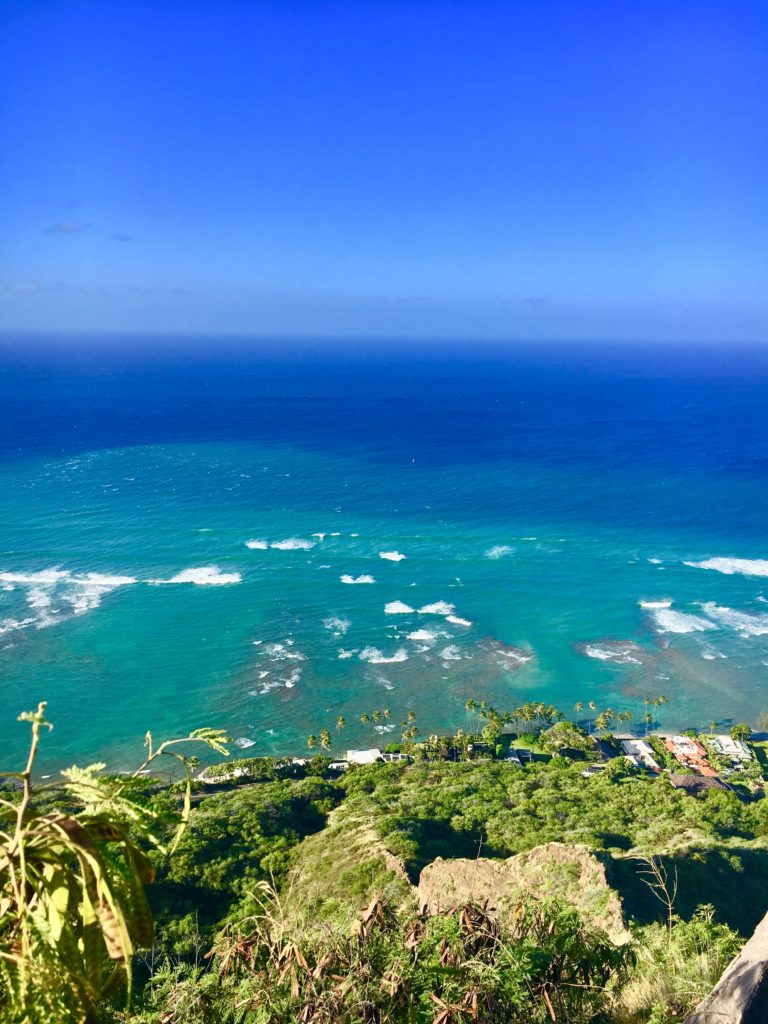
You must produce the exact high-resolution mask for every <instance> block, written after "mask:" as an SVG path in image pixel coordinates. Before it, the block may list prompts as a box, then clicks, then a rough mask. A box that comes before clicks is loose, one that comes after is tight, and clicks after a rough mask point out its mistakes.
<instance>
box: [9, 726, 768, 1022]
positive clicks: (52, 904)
mask: <svg viewBox="0 0 768 1024" xmlns="http://www.w3.org/2000/svg"><path fill="white" fill-rule="evenodd" d="M22 718H23V719H24V720H26V721H28V722H29V723H30V725H31V729H32V745H31V750H30V757H29V760H28V763H27V765H26V767H25V769H24V770H22V771H21V772H18V773H11V776H10V780H9V782H8V783H7V784H6V786H5V788H4V789H2V795H3V799H2V802H1V803H0V830H2V831H1V832H0V901H1V902H0V911H1V913H0V1019H1V1020H2V1021H4V1022H5V1021H6V1020H7V1021H9V1022H13V1024H43V1022H45V1024H78V1022H82V1024H182V1022H183V1024H187V1022H190V1024H294V1022H296V1021H299V1022H302V1024H331V1022H333V1024H374V1022H375V1024H386V1022H389V1024H469V1022H471V1021H474V1022H480V1021H483V1022H487V1024H495V1022H501V1021H505V1022H507V1021H508V1022H511V1024H523V1022H525V1024H543V1022H544V1021H563V1022H570V1024H672V1022H675V1021H679V1020H681V1019H682V1018H683V1016H684V1015H685V1014H686V1012H688V1011H689V1010H690V1009H691V1008H692V1007H693V1006H694V1005H695V1003H696V1002H697V1001H698V1000H699V999H700V998H701V997H702V996H703V995H704V994H705V993H706V991H707V990H708V989H709V988H710V987H711V985H712V984H713V983H714V981H715V980H716V979H717V977H718V976H719V975H720V974H721V972H722V970H723V969H724V967H725V965H726V964H727V962H728V961H729V960H730V959H731V957H732V956H733V955H734V953H735V952H736V951H737V949H738V946H739V945H740V943H741V941H742V938H741V936H744V935H746V934H748V933H749V932H750V931H751V930H752V928H753V927H754V924H755V923H756V921H757V919H759V917H760V916H762V914H763V913H764V911H765V909H766V905H768V898H767V897H766V892H768V851H767V850H766V842H765V836H766V834H768V807H766V803H767V802H766V801H765V800H759V799H753V800H746V801H745V800H740V799H739V798H738V797H737V795H736V794H735V793H733V792H724V791H712V792H708V793H705V794H702V795H701V796H698V797H691V796H690V795H688V794H685V793H682V792H680V791H678V790H674V789H673V788H672V787H671V786H670V785H669V783H668V782H667V780H666V779H664V778H660V779H656V780H653V779H650V778H648V777H645V776H642V775H638V774H637V773H636V772H633V771H632V770H631V769H630V768H629V766H628V765H627V764H626V762H623V763H622V762H621V761H616V762H612V764H611V765H610V766H609V767H610V770H606V771H604V772H602V773H601V774H599V775H596V776H594V777H592V778H589V779H584V778H583V777H582V775H581V770H580V767H581V766H580V765H578V764H576V765H574V764H571V763H570V762H569V761H567V760H566V759H565V758H563V757H562V756H559V752H560V751H561V749H562V748H563V746H567V747H570V748H577V746H578V744H579V743H581V742H583V740H584V737H583V730H581V731H579V730H575V729H574V728H573V727H571V726H570V725H569V723H567V722H558V723H557V724H556V725H554V726H553V725H552V724H551V722H546V720H544V721H543V725H546V726H547V729H546V730H545V733H544V734H543V735H542V737H541V743H542V748H546V747H549V749H550V750H551V751H552V752H553V753H554V754H555V756H554V757H552V759H551V760H550V761H548V762H544V761H539V762H534V763H532V764H530V765H528V766H526V767H525V768H520V767H516V766H514V765H512V764H506V763H503V762H499V761H494V760H491V759H483V760H474V761H452V760H446V759H445V757H446V752H445V751H443V750H441V749H439V744H438V745H437V746H435V754H434V757H431V758H427V759H421V760H418V761H417V762H416V763H413V764H407V763H403V762H401V763H393V764H377V765H372V766H369V767H360V768H355V769H352V770H350V771H349V772H347V773H345V774H341V775H339V774H338V773H334V772H332V771H331V769H330V768H329V762H328V759H327V758H326V759H323V758H317V759H313V760H312V761H311V762H309V763H307V764H306V765H304V766H297V765H295V764H291V763H289V762H284V763H283V762H280V763H278V762H273V761H267V760H266V759H265V761H264V763H263V764H262V763H261V762H259V761H257V760H256V759H254V760H253V762H252V767H251V772H250V775H249V776H248V777H247V780H243V779H242V778H241V779H239V780H238V781H237V782H235V781H234V780H231V779H230V778H228V777H227V776H226V773H223V772H222V773H221V779H222V783H221V785H220V786H219V787H218V788H217V787H216V786H213V787H210V788H206V787H201V786H195V785H193V784H192V783H191V781H190V763H189V761H187V759H185V757H184V756H183V755H182V754H180V753H179V751H178V750H177V749H176V744H177V743H179V742H182V741H180V740H179V741H171V742H168V743H165V744H162V745H161V746H160V747H158V748H157V749H155V748H154V747H153V745H152V740H151V737H149V736H148V745H149V749H148V752H147V758H146V760H145V763H144V765H142V766H141V767H140V768H139V769H137V772H136V773H134V774H133V775H131V776H122V777H119V778H115V777H110V776H108V775H105V774H104V771H103V765H92V766H90V767H88V768H86V769H74V768H73V769H70V770H69V771H67V772H64V773H63V776H64V781H63V784H58V785H55V786H52V787H41V788H40V789H33V786H32V773H33V767H34V761H35V756H36V753H37V745H38V742H39V740H40V737H41V735H42V733H43V732H44V730H45V729H46V728H48V723H47V722H46V721H45V718H44V706H41V707H40V708H38V710H37V711H36V712H34V713H31V714H28V715H25V716H22ZM547 733H548V735H547ZM184 739H185V741H188V740H198V741H200V740H202V741H203V742H205V743H207V744H208V745H209V746H212V747H213V748H214V749H219V750H220V749H223V748H222V747H221V741H222V737H221V736H220V735H219V734H217V733H213V732H211V731H209V730H200V731H199V732H197V733H193V734H191V735H190V736H189V737H185V738H184ZM165 755H172V756H174V757H177V758H178V759H179V761H180V762H181V765H182V766H183V769H184V773H185V780H186V781H185V782H182V783H177V784H174V785H171V786H164V787H163V786H158V785H157V783H155V782H153V781H152V780H151V779H147V778H144V777H143V776H142V775H141V774H140V773H141V772H142V771H146V766H147V765H151V764H152V763H153V762H154V761H156V759H157V758H158V757H160V756H165ZM448 756H450V749H449V751H448ZM547 842H555V843H566V844H575V843H581V844H585V845H586V846H587V847H588V849H589V850H592V851H596V852H597V856H598V857H599V858H600V862H601V864H603V865H604V867H605V872H606V876H605V877H606V878H607V879H608V884H609V885H610V886H611V887H612V889H611V888H608V889H606V888H605V882H603V883H602V884H603V886H604V888H603V890H602V891H603V892H608V893H611V898H612V899H614V901H615V897H614V896H613V892H612V890H613V891H615V892H618V894H619V895H620V897H621V900H622V903H623V907H624V910H625V912H626V913H627V915H628V917H629V918H630V919H631V920H630V922H629V924H630V928H629V935H630V936H631V941H630V942H628V943H627V944H625V945H616V944H615V941H618V940H615V941H614V942H611V941H610V940H609V939H608V937H607V930H608V924H607V922H605V916H604V915H603V917H601V916H600V915H601V910H600V908H601V906H602V904H600V903H599V895H600V894H599V893H597V895H596V897H595V899H596V900H597V902H593V903H592V904H590V909H589V914H587V911H586V909H585V910H584V916H581V914H580V911H579V910H577V909H576V907H574V906H573V905H571V904H570V903H569V902H566V901H565V900H564V898H563V897H562V896H560V895H557V896H555V895H554V893H555V892H556V891H557V889H556V887H555V886H554V884H553V887H552V888H551V889H550V891H549V892H546V891H542V892H537V893H536V895H532V894H529V895H528V896H527V897H526V899H525V900H524V901H523V902H520V900H519V898H518V897H515V898H514V899H513V901H512V903H511V904H510V906H509V909H505V913H504V915H503V916H502V918H501V919H499V918H498V917H497V916H496V914H494V913H493V908H491V907H489V906H487V905H480V904H478V903H477V901H476V900H475V901H473V897H471V896H470V897H469V898H467V897H462V899H464V900H467V899H468V901H467V902H462V903H460V904H459V905H456V906H453V907H450V908H449V909H441V910H440V912H435V913H433V914H432V915H429V914H427V913H426V911H425V910H422V909H420V908H419V906H418V901H417V899H416V895H415V890H413V889H412V888H411V885H410V883H413V882H416V881H418V878H419V875H420V872H421V870H422V868H423V867H424V866H425V865H426V864H428V863H429V862H431V861H432V860H434V859H435V858H436V857H443V858H447V859H448V861H449V863H450V859H451V858H456V857H460V858H467V862H468V864H469V865H470V870H471V865H472V862H473V860H474V858H476V857H478V856H482V857H484V858H488V857H490V858H506V857H509V856H511V855H514V854H519V853H524V852H526V851H530V850H532V849H534V848H535V847H539V846H541V844H543V843H547ZM589 856H592V854H589ZM548 870H549V869H548ZM553 870H555V869H554V868H553ZM562 870H567V869H566V868H562ZM601 870H602V868H601ZM150 882H152V883H153V884H151V885H149V883H150ZM553 883H554V878H553ZM145 886H148V889H147V893H148V895H149V902H148V900H147V895H146V894H145ZM563 891H565V890H563ZM734 891H737V892H738V893H739V897H740V898H739V899H734V898H733V893H734ZM710 904H712V905H710ZM150 911H151V912H150ZM153 918H154V920H153ZM604 922H605V924H604ZM622 929H623V926H622ZM739 933H740V934H739ZM611 934H613V933H611ZM624 935H625V936H626V935H627V932H626V930H624ZM614 939H615V936H614ZM132 979H133V981H134V984H133V986H132V987H133V999H132V1001H131V1002H130V1003H129V1002H128V995H129V993H130V990H131V981H132Z"/></svg>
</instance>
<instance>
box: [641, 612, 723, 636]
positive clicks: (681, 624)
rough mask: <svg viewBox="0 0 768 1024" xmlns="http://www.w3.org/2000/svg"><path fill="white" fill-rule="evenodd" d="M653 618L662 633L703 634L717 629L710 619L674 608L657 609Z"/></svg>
mask: <svg viewBox="0 0 768 1024" xmlns="http://www.w3.org/2000/svg"><path fill="white" fill-rule="evenodd" d="M653 618H654V619H655V621H656V627H657V629H658V630H659V632H660V633H703V632H704V631H705V630H707V629H714V628H715V624H714V622H711V621H710V620H709V619H702V618H701V616H699V615H688V614H686V613H685V612H678V611H673V609H672V608H657V609H656V610H655V611H654V613H653Z"/></svg>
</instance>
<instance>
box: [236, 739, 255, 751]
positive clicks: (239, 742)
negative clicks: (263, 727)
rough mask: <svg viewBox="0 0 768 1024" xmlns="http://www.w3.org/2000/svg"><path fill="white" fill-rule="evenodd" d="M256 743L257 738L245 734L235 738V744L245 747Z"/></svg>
mask: <svg viewBox="0 0 768 1024" xmlns="http://www.w3.org/2000/svg"><path fill="white" fill-rule="evenodd" d="M255 745H256V740H249V739H248V738H247V737H245V736H241V737H240V739H237V740H235V746H236V747H242V748H243V749H246V748H247V747H254V746H255Z"/></svg>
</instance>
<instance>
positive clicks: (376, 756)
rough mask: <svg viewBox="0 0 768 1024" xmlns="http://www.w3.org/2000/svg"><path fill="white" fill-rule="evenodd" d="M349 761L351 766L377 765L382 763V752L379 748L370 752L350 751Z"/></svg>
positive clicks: (374, 748)
mask: <svg viewBox="0 0 768 1024" xmlns="http://www.w3.org/2000/svg"><path fill="white" fill-rule="evenodd" d="M347 761H349V763H350V764H375V763H376V762H377V761H381V751H380V750H379V748H378V747H371V749H370V750H348V751H347Z"/></svg>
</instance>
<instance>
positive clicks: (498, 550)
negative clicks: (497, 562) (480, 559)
mask: <svg viewBox="0 0 768 1024" xmlns="http://www.w3.org/2000/svg"><path fill="white" fill-rule="evenodd" d="M514 550H515V549H514V548H513V547H512V545H511V544H495V545H494V546H493V547H492V548H488V550H487V551H486V552H485V557H486V558H504V557H505V555H511V554H512V553H513V552H514Z"/></svg>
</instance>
